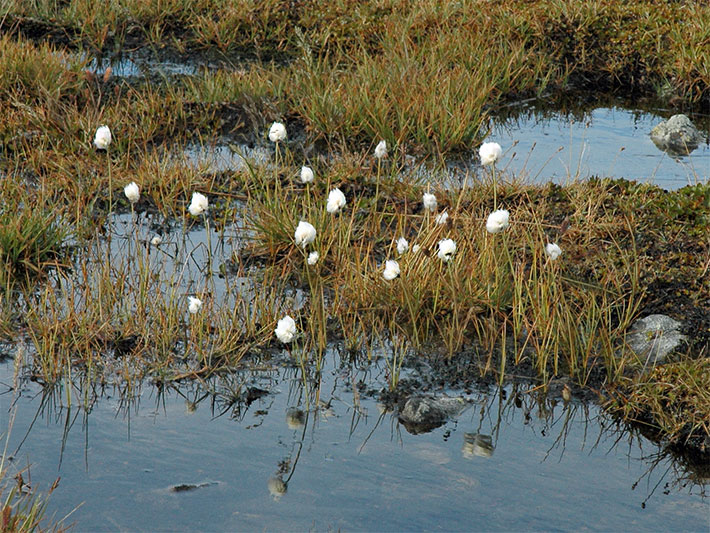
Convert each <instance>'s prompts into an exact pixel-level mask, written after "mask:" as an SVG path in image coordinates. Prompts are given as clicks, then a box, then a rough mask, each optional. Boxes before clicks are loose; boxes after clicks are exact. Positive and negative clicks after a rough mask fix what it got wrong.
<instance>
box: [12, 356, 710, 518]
mask: <svg viewBox="0 0 710 533" xmlns="http://www.w3.org/2000/svg"><path fill="white" fill-rule="evenodd" d="M336 361H337V363H336ZM382 366H384V367H385V368H384V369H383V368H381V366H380V365H379V364H378V363H371V364H355V363H344V362H343V361H341V360H339V358H338V357H337V356H336V354H335V353H333V352H329V355H328V357H326V360H325V361H324V366H323V370H322V372H307V373H306V375H305V376H304V375H303V371H302V369H301V368H299V367H297V366H293V361H292V360H290V359H287V358H286V357H285V354H282V355H280V356H276V357H275V358H274V359H272V360H271V361H269V363H268V364H265V361H254V362H252V365H251V368H243V369H239V370H236V369H234V370H232V371H230V372H228V373H225V374H223V375H221V376H212V377H211V378H209V379H204V380H201V381H197V382H195V381H191V382H187V383H184V384H180V383H169V384H163V385H160V386H148V385H147V384H143V385H142V388H143V389H144V390H141V387H133V388H126V387H118V386H115V385H111V386H108V385H107V386H104V387H97V386H95V385H90V383H91V382H90V381H88V380H86V379H85V378H83V377H82V376H81V375H80V374H78V373H77V374H76V375H75V379H76V383H73V384H72V385H71V387H69V388H65V387H63V386H58V387H54V388H46V389H41V388H39V387H38V386H37V385H36V384H33V383H31V382H27V381H23V380H19V382H18V384H17V387H13V386H12V379H11V375H10V374H11V372H9V365H7V364H5V365H3V367H4V368H3V375H2V378H0V381H1V382H2V383H3V387H4V389H5V390H4V391H3V392H5V394H10V395H12V394H14V395H15V400H14V401H13V404H14V405H15V406H16V408H17V409H19V410H20V414H21V416H18V417H17V418H18V420H21V421H22V423H20V424H18V425H16V427H15V429H14V431H13V433H12V439H11V440H12V443H11V444H12V446H11V447H10V449H11V450H12V451H13V452H14V453H13V455H15V456H16V457H17V456H19V454H22V453H24V454H26V455H27V456H28V458H29V459H30V461H31V462H32V463H34V464H35V465H36V466H33V469H32V475H33V478H34V479H36V480H37V481H38V482H41V481H42V480H44V483H45V486H48V485H50V484H51V483H52V482H53V481H54V479H55V478H56V475H57V472H56V469H57V468H59V470H60V474H61V477H62V484H61V485H60V487H59V489H58V490H57V491H55V492H54V494H53V501H56V502H57V503H56V505H58V506H59V507H58V508H60V509H70V508H73V507H74V506H76V505H77V504H78V503H80V501H82V500H83V501H85V502H86V503H85V504H84V507H82V508H81V509H80V510H79V511H77V518H78V520H79V525H80V526H82V527H83V528H84V529H96V527H94V526H96V522H92V516H94V515H96V516H102V515H101V513H102V512H105V513H114V512H115V511H113V510H105V511H101V509H104V507H106V506H105V504H103V503H102V502H101V498H102V497H103V498H105V497H106V496H105V494H106V492H105V490H107V489H103V490H104V492H102V490H101V489H100V488H99V487H100V486H105V487H107V488H108V487H111V486H112V485H115V484H117V483H118V484H119V485H120V486H123V487H125V489H124V490H125V494H124V495H123V496H121V497H119V498H118V499H116V498H113V499H112V500H111V502H112V503H111V505H113V506H114V507H117V509H121V508H122V507H121V506H122V505H125V506H131V505H132V506H137V507H138V508H143V509H145V512H147V513H152V514H157V515H160V513H159V512H157V513H156V511H149V510H148V509H151V508H152V507H150V506H151V505H158V506H160V505H165V504H166V503H165V501H164V500H163V498H165V497H167V496H161V494H164V495H167V494H170V493H172V494H180V502H181V503H180V505H181V506H184V507H185V509H186V510H190V512H191V513H197V514H199V510H198V509H197V508H196V507H195V506H204V505H206V504H205V500H204V499H203V497H202V496H200V494H203V493H204V494H205V495H209V496H205V497H209V498H210V499H211V500H214V504H212V505H208V506H207V509H209V512H210V519H209V520H217V518H218V517H219V516H221V515H220V511H219V508H220V507H219V506H220V502H223V501H224V500H223V498H225V497H226V495H227V494H231V495H232V496H231V497H232V498H233V497H235V496H234V495H237V496H238V500H239V502H241V503H240V504H239V506H240V509H241V510H242V511H244V512H247V511H248V512H252V513H257V514H258V513H259V511H257V509H259V507H260V506H264V505H266V504H265V503H264V501H262V500H260V499H259V495H258V494H254V490H253V481H254V480H255V479H257V480H258V479H261V480H262V481H261V482H260V483H264V484H265V485H266V487H265V488H266V490H264V489H262V490H261V493H262V495H263V496H264V497H265V498H267V499H268V500H269V501H270V502H272V504H273V503H276V502H278V508H283V513H285V514H284V517H285V515H286V514H292V513H296V515H298V513H299V512H302V513H304V517H302V518H303V520H305V515H306V514H309V512H306V510H307V509H311V510H310V516H311V520H312V517H313V513H316V511H315V508H314V507H312V505H313V503H310V504H309V503H307V502H308V501H311V502H314V501H318V502H320V504H319V507H318V508H319V509H321V507H322V508H323V509H331V508H332V509H334V510H337V512H338V513H344V516H347V517H348V518H347V521H346V522H345V523H342V524H341V527H346V526H349V527H348V528H356V527H355V526H356V525H358V524H359V525H360V526H361V528H363V529H366V528H368V527H369V528H373V527H376V523H375V522H369V521H367V520H365V519H364V518H363V517H362V516H361V515H360V514H358V513H357V512H356V509H351V507H352V506H348V505H346V503H345V502H346V501H349V500H352V501H359V502H361V503H362V504H363V505H365V504H367V505H369V506H371V508H372V509H373V510H372V514H373V516H372V519H373V520H378V521H379V522H377V523H380V524H383V523H388V522H387V520H389V519H391V518H392V517H393V516H394V515H392V511H391V509H392V508H391V507H390V506H389V504H387V505H385V502H392V504H395V503H396V505H404V504H403V503H402V502H401V500H400V499H399V498H400V497H401V498H404V499H405V500H406V501H409V502H410V503H409V504H407V513H408V516H410V518H412V517H413V518H412V519H415V520H424V519H425V518H424V515H423V514H421V513H422V510H420V509H419V507H420V506H419V505H418V504H417V502H418V501H419V500H418V497H417V494H421V493H430V492H432V491H438V490H444V489H438V488H437V487H438V483H441V482H442V480H445V481H446V483H447V484H449V485H450V487H458V489H456V490H462V491H463V492H462V493H461V495H460V496H458V495H456V493H455V492H454V493H452V492H450V491H446V490H445V491H444V492H443V493H442V494H445V495H446V498H447V499H448V503H446V508H447V509H448V510H449V511H450V512H451V513H452V516H458V514H457V513H456V512H454V511H456V510H457V509H458V510H459V511H461V510H462V509H463V508H464V507H459V506H465V505H470V491H471V490H474V488H475V487H477V486H478V485H479V484H480V482H481V481H480V479H481V476H485V479H486V480H487V484H488V485H489V486H490V484H491V483H492V484H493V485H494V486H497V487H501V489H505V487H507V488H508V489H507V490H511V489H512V487H518V486H519V487H520V488H521V490H528V491H529V489H532V492H533V493H534V492H535V491H536V490H541V491H542V492H541V494H540V499H539V500H534V501H527V502H522V503H527V504H535V505H541V506H545V505H546V504H545V503H544V502H545V501H546V500H545V496H544V494H545V492H544V491H545V490H548V487H547V486H546V485H540V482H539V481H536V476H537V475H539V474H536V473H537V472H540V473H542V475H543V476H552V477H551V479H555V480H556V482H555V483H556V484H557V485H559V486H566V484H568V483H573V481H572V480H571V478H569V477H568V476H570V475H572V476H574V477H575V479H576V478H578V477H579V476H584V477H586V478H587V479H588V480H589V481H588V482H589V483H590V484H591V486H594V485H595V483H596V484H597V485H599V484H601V486H605V487H607V488H608V490H609V491H611V493H613V494H614V495H615V496H614V498H617V499H618V500H619V502H624V501H626V500H627V499H628V498H629V497H630V495H632V494H635V493H636V492H639V491H641V492H642V494H641V498H642V502H640V503H643V504H644V505H646V504H647V503H648V502H651V501H659V498H673V499H674V501H676V500H678V501H687V502H688V505H691V504H692V505H697V503H698V500H697V499H693V498H697V497H698V496H699V497H701V498H702V497H704V494H705V493H704V490H705V489H704V486H705V484H706V483H707V476H708V472H707V467H706V468H705V470H703V469H702V468H701V467H700V466H699V465H697V464H696V465H693V464H692V462H690V461H686V460H684V459H683V458H682V457H681V456H679V455H678V454H677V453H675V452H674V451H673V450H672V449H670V448H667V447H664V446H661V445H656V444H653V443H651V442H650V441H648V440H647V439H646V438H645V437H643V436H642V435H640V434H638V433H637V432H635V431H629V430H628V428H626V427H624V426H623V425H620V424H617V423H615V422H614V421H613V420H611V419H610V418H609V417H607V416H606V415H604V414H603V413H601V412H600V411H599V410H598V409H597V408H596V407H594V406H590V405H587V404H584V403H581V402H580V401H579V400H577V399H572V400H571V401H567V402H564V401H562V400H561V397H560V396H559V395H550V394H546V393H545V392H544V391H543V390H542V389H540V388H534V387H531V386H528V385H522V384H517V385H509V386H506V387H503V388H499V387H488V386H485V387H482V388H481V389H480V390H474V391H471V392H470V393H469V394H468V395H467V396H466V400H467V401H468V402H470V404H471V405H472V406H473V407H472V408H469V409H467V410H465V411H463V412H462V413H461V414H458V415H456V414H455V415H452V416H451V417H450V419H449V420H448V421H447V422H446V423H445V424H444V425H443V426H441V427H439V428H437V429H434V430H433V431H432V432H430V433H424V434H420V435H410V434H408V433H406V432H404V431H402V432H400V427H401V425H400V423H399V418H398V413H397V410H396V409H394V410H392V408H391V406H392V402H391V401H390V400H389V399H388V398H387V397H386V395H384V396H383V395H382V394H381V393H379V392H378V391H379V390H385V391H386V390H388V387H387V380H386V364H384V362H383V363H382ZM10 370H11V369H10ZM412 376H413V374H412V373H409V375H408V376H407V379H410V380H411V379H413V378H412ZM454 394H455V391H447V395H449V396H453V395H454ZM378 404H380V406H379V407H381V408H378ZM370 412H372V413H374V414H375V416H370V415H369V413H370ZM120 428H123V431H121V429H120ZM55 429H56V431H55ZM117 430H118V432H117ZM456 432H460V433H461V435H460V436H459V437H458V438H456ZM121 434H122V437H119V438H118V440H117V435H121ZM56 437H59V439H58V440H55V438H56ZM57 451H58V452H59V454H58V457H57V458H56V459H53V457H55V453H56V452H57ZM78 452H79V453H78ZM77 456H80V457H81V464H80V466H79V465H77ZM225 458H227V459H226V460H225ZM55 461H56V462H55ZM52 463H54V465H53V464H52ZM146 465H149V466H146ZM77 466H79V468H77ZM600 469H601V470H603V471H604V472H605V473H603V474H602V473H601V472H600ZM131 472H133V473H131ZM625 472H626V473H625ZM50 473H52V474H53V476H52V475H49V474H50ZM205 479H208V480H210V482H209V483H205V482H203V481H200V480H205ZM88 480H93V481H88ZM241 480H244V482H243V483H242V482H241ZM197 481H200V482H199V483H198V482H197ZM94 482H100V484H99V485H94V484H93V483H94ZM86 483H91V485H90V486H92V487H96V488H95V489H93V490H94V491H95V492H96V494H93V493H87V492H86V491H84V490H83V489H81V487H82V486H86V485H85V484H86ZM146 483H147V486H146V489H149V488H150V487H154V489H153V490H154V491H155V490H160V491H163V492H153V493H151V494H153V496H151V498H145V497H144V498H143V499H142V500H140V501H133V500H132V496H131V495H132V494H135V495H136V496H139V495H140V493H141V490H140V489H138V487H141V486H142V485H143V484H146ZM619 483H620V484H621V485H620V486H619V485H617V484H619ZM607 484H609V485H607ZM242 485H243V486H242ZM183 486H184V487H197V488H200V487H205V488H204V489H203V488H200V489H199V490H183V491H180V492H175V491H165V487H183ZM261 486H262V487H264V485H261ZM130 487H132V488H130ZM632 489H633V490H632ZM449 490H453V489H449ZM550 490H551V488H550ZM77 491H78V494H79V496H78V498H79V499H77ZM136 491H138V492H137V493H136ZM496 491H497V489H496ZM496 491H494V492H493V493H492V494H491V495H490V496H491V497H493V496H496ZM364 494H370V496H369V497H367V498H365V497H364V496H363V495H364ZM72 495H73V498H72ZM624 495H626V496H624ZM172 497H175V496H172ZM480 497H482V496H479V498H480ZM363 498H365V499H363ZM459 498H460V501H459ZM688 498H690V499H688ZM504 499H505V498H503V500H504ZM503 500H500V502H503ZM121 501H123V502H124V503H123V504H122V503H121ZM150 502H153V503H150ZM464 502H468V503H464ZM694 502H695V503H694ZM659 503H660V502H659ZM480 504H481V506H484V507H480V508H479V507H478V506H476V512H477V513H481V514H482V515H484V516H487V517H488V519H491V520H494V521H493V522H491V524H495V517H493V516H488V515H486V512H487V511H486V510H485V505H487V503H486V500H485V499H484V500H482V501H481V502H480ZM499 505H504V507H505V512H506V513H507V514H508V515H510V516H515V515H516V513H517V512H518V511H517V510H516V509H517V508H515V507H510V506H507V505H505V504H504V503H499ZM575 505H576V504H575ZM579 505H581V506H582V507H583V506H584V505H585V504H579ZM605 505H607V504H605ZM608 505H610V506H611V507H612V508H614V509H616V508H615V507H614V505H615V504H614V503H608ZM244 506H246V507H244ZM304 506H305V509H304ZM309 506H311V507H309ZM467 508H468V507H467ZM627 508H628V506H627ZM83 509H86V511H82V510H83ZM107 509H108V507H107ZM297 509H301V511H296V510H297ZM347 509H351V510H350V511H348V510H347ZM620 509H621V508H620ZM662 509H666V506H659V507H658V510H659V511H660V510H662ZM696 509H697V507H696ZM272 512H276V511H275V510H273V508H272ZM320 512H321V511H320V510H319V511H318V513H320ZM323 512H325V513H326V515H325V516H331V515H329V514H328V513H329V511H323ZM619 512H620V513H621V515H620V516H623V512H621V510H619ZM124 514H125V517H124V516H123V515H121V514H120V513H119V515H116V516H114V518H113V520H114V522H112V523H113V524H114V525H115V526H116V527H118V526H121V527H123V528H128V529H137V528H136V527H135V526H136V523H135V522H130V521H129V522H126V521H125V520H128V518H126V517H128V516H130V514H131V513H124ZM448 514H449V513H448V512H447V515H448ZM112 516H113V515H112ZM255 516H256V515H255ZM259 516H262V518H261V519H260V520H257V522H255V523H254V524H253V527H247V529H260V528H263V527H269V524H271V528H275V529H279V528H280V527H279V524H281V525H282V526H284V527H286V526H285V525H284V524H285V523H286V522H283V523H282V522H271V521H270V520H274V519H277V518H278V517H279V516H280V515H279V514H278V513H277V514H276V515H274V516H272V517H271V518H269V519H267V518H266V517H265V516H264V515H263V512H262V514H259ZM317 516H320V515H317ZM335 516H336V515H332V517H331V518H329V520H336V521H337V520H339V519H340V518H335ZM338 516H340V515H338ZM550 516H556V515H555V514H554V512H553V513H552V515H550ZM649 516H650V515H649ZM688 516H689V517H693V516H695V517H698V516H699V515H698V514H697V512H694V511H692V510H691V511H690V512H689V514H688ZM638 518H639V520H641V519H642V517H638ZM159 519H160V520H164V521H165V522H160V523H164V524H166V525H165V528H170V524H171V523H170V522H169V518H168V517H165V516H162V515H160V518H159ZM183 519H184V517H183ZM122 520H123V521H122ZM224 520H226V521H225V522H217V521H215V522H211V521H208V522H201V524H202V525H201V526H200V525H199V524H200V522H185V524H191V525H190V526H189V528H193V529H200V528H206V527H207V524H211V525H212V527H213V528H217V529H235V528H236V529H240V528H239V527H238V525H237V524H235V523H231V522H228V518H224ZM284 520H286V518H284ZM294 520H296V518H294ZM511 520H512V518H511ZM521 520H522V518H521ZM334 523H339V522H334ZM444 523H446V524H448V525H449V526H450V527H451V528H454V529H466V527H465V526H466V524H465V523H459V522H456V521H455V520H454V521H453V522H448V521H447V522H444ZM649 523H650V522H649ZM296 524H297V525H298V526H303V527H306V528H307V527H310V526H309V525H305V526H304V524H305V522H301V521H298V520H297V521H296V522H294V525H292V526H291V527H298V526H297V525H296ZM506 524H507V525H508V528H510V527H523V524H524V522H522V521H521V522H515V521H514V522H507V523H506ZM516 524H517V526H516ZM550 524H552V525H554V524H558V525H559V526H560V527H562V525H563V524H565V523H563V522H554V521H553V522H550V523H548V524H547V527H550ZM693 524H696V522H692V523H689V526H688V527H689V528H692V527H690V526H692V525H693ZM174 525H175V524H174V523H173V526H174ZM607 525H608V526H613V525H618V523H613V524H612V523H609V524H607ZM402 526H404V524H403V523H402ZM469 526H470V524H469ZM182 527H186V526H185V525H183V526H182ZM447 527H448V526H447ZM491 527H495V526H493V525H492V526H491ZM530 527H531V528H533V529H535V528H538V526H534V525H533V526H530ZM600 527H602V526H600ZM99 529H100V528H99Z"/></svg>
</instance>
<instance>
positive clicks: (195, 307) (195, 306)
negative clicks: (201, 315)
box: [187, 296, 202, 315]
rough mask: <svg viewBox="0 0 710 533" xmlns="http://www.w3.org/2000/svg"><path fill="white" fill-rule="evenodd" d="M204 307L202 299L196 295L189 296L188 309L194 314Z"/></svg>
mask: <svg viewBox="0 0 710 533" xmlns="http://www.w3.org/2000/svg"><path fill="white" fill-rule="evenodd" d="M200 309H202V300H200V299H199V298H195V297H194V296H188V297H187V310H188V311H190V313H192V314H193V315H194V314H195V313H197V312H199V310H200Z"/></svg>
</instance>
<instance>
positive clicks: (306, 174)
mask: <svg viewBox="0 0 710 533" xmlns="http://www.w3.org/2000/svg"><path fill="white" fill-rule="evenodd" d="M312 181H313V169H312V168H311V167H301V183H310V182H312Z"/></svg>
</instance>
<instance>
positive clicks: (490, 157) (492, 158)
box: [478, 143, 503, 165]
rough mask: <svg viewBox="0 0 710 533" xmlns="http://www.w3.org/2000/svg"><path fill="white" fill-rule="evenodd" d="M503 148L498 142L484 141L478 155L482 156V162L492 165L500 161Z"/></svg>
mask: <svg viewBox="0 0 710 533" xmlns="http://www.w3.org/2000/svg"><path fill="white" fill-rule="evenodd" d="M501 153H503V149H502V148H501V147H500V144H498V143H483V144H482V145H481V147H480V148H479V149H478V155H479V156H481V164H483V165H490V164H492V163H495V162H496V161H498V158H499V157H500V154H501Z"/></svg>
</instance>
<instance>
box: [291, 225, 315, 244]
mask: <svg viewBox="0 0 710 533" xmlns="http://www.w3.org/2000/svg"><path fill="white" fill-rule="evenodd" d="M293 238H294V240H295V241H296V245H297V246H303V247H304V248H305V247H306V246H308V245H309V244H311V243H312V242H313V241H314V240H315V238H316V228H314V227H313V224H311V223H310V222H306V221H305V220H301V221H300V222H299V223H298V226H296V232H295V233H294V234H293Z"/></svg>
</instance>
